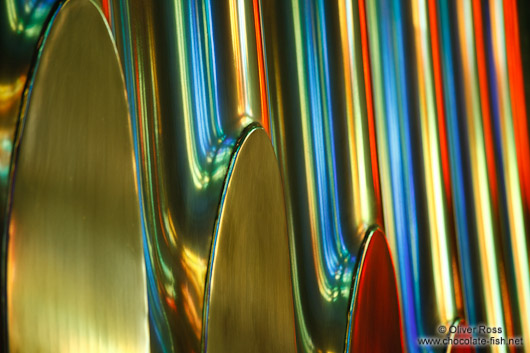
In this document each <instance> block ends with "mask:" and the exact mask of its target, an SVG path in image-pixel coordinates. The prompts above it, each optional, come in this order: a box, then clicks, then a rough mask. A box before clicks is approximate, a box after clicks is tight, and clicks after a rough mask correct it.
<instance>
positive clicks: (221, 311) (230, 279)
mask: <svg viewBox="0 0 530 353" xmlns="http://www.w3.org/2000/svg"><path fill="white" fill-rule="evenodd" d="M289 256H290V255H289V237H288V233H287V216H286V211H285V204H284V195H283V186H282V179H281V175H280V170H279V167H278V162H277V160H276V156H275V154H274V150H273V148H272V144H271V142H270V140H269V137H268V135H267V134H266V133H265V131H264V130H263V129H262V128H260V127H258V126H250V127H249V128H247V129H245V130H244V132H243V135H242V138H240V139H239V141H238V143H237V145H236V146H235V149H234V154H233V156H232V161H231V163H230V167H229V170H228V173H227V178H226V181H225V186H224V190H223V193H222V196H221V204H220V206H219V216H218V221H217V225H216V229H215V233H214V239H213V243H212V253H211V256H210V266H209V272H208V276H207V279H206V281H207V289H206V293H205V305H204V319H203V322H204V325H203V351H206V352H295V351H296V337H295V323H294V305H293V298H292V294H291V293H292V283H291V266H290V258H289Z"/></svg>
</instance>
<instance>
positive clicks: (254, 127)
mask: <svg viewBox="0 0 530 353" xmlns="http://www.w3.org/2000/svg"><path fill="white" fill-rule="evenodd" d="M256 131H263V132H264V133H266V130H265V129H263V127H262V126H261V125H260V124H259V123H252V124H249V125H248V126H247V127H246V128H245V129H244V130H243V132H242V133H241V135H240V137H239V138H238V140H237V141H236V143H235V144H234V147H233V152H232V156H231V157H230V163H229V167H228V169H227V172H226V176H225V180H224V183H223V191H222V194H221V197H220V203H219V209H218V214H217V217H216V222H215V226H214V233H213V239H212V246H211V250H210V257H209V262H208V270H207V275H206V286H205V295H204V306H203V325H202V340H201V352H206V351H207V349H208V348H209V347H208V324H209V315H210V299H211V294H212V279H213V275H214V264H215V260H216V257H217V255H218V251H219V247H218V244H217V243H218V240H219V235H220V234H219V233H220V227H221V220H222V215H223V211H224V210H225V207H226V206H227V205H226V202H225V201H226V196H227V193H228V189H229V185H230V180H231V177H232V174H233V172H234V168H235V166H236V162H237V160H238V156H239V153H240V152H241V150H242V148H243V146H244V144H245V143H246V142H247V141H248V139H249V137H250V136H251V135H252V134H253V133H255V132H256ZM267 136H268V134H267ZM270 147H271V153H272V155H273V156H274V158H275V160H276V162H277V159H276V154H275V153H274V150H273V148H272V145H271V146H270ZM278 174H279V177H280V181H281V183H280V188H281V194H282V198H283V199H284V197H285V196H284V185H283V180H281V174H280V171H279V167H278ZM284 202H285V201H284ZM286 231H287V229H286ZM285 241H286V244H287V250H288V251H287V256H288V265H289V269H288V271H289V285H290V287H289V289H290V290H289V292H288V293H285V295H288V296H289V297H290V299H291V303H292V304H293V307H292V309H293V313H292V314H293V315H292V321H293V322H292V324H293V325H292V329H293V332H292V336H293V337H295V336H296V327H295V322H294V298H293V292H292V286H293V283H292V273H291V263H292V259H291V252H290V250H289V246H290V244H289V239H288V237H286V239H285ZM268 339H274V338H271V337H269V338H268ZM293 350H294V351H295V352H296V351H297V347H296V339H294V338H293Z"/></svg>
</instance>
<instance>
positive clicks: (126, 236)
mask: <svg viewBox="0 0 530 353" xmlns="http://www.w3.org/2000/svg"><path fill="white" fill-rule="evenodd" d="M94 43H97V46H95V45H94ZM29 87H30V89H29V90H28V91H27V93H26V95H25V102H24V110H23V121H22V122H21V125H20V127H19V129H18V134H17V138H16V144H15V165H14V168H13V171H12V178H13V180H12V182H13V185H14V186H13V189H12V193H11V196H10V214H9V232H8V236H9V247H8V254H7V256H8V259H7V261H8V262H7V298H8V305H7V318H8V323H9V327H8V333H9V342H8V343H9V349H10V351H11V352H54V353H55V352H73V351H75V352H91V351H107V352H109V351H114V352H117V351H127V352H143V351H146V349H147V348H148V346H149V331H148V315H147V314H148V313H147V292H146V276H145V263H144V256H143V255H144V254H143V247H142V227H141V219H140V207H139V195H138V190H137V186H136V185H137V183H136V175H135V161H134V149H133V139H132V131H131V127H130V123H129V114H128V107H127V100H126V96H125V92H124V87H125V86H124V82H123V76H122V73H121V68H120V65H119V61H118V57H117V52H116V49H115V47H114V44H113V43H112V40H111V36H110V33H109V29H108V27H107V26H106V23H105V21H104V19H103V17H102V15H101V13H100V12H99V11H98V9H97V8H96V7H95V6H94V5H93V4H92V3H91V2H90V1H88V0H76V1H69V2H66V3H65V4H64V5H63V6H62V8H61V9H60V11H58V12H57V14H56V16H55V18H54V20H53V21H52V25H51V27H49V28H48V30H47V32H46V35H45V37H44V42H43V43H42V46H41V47H40V52H39V59H38V62H37V64H36V67H35V69H34V72H33V74H32V78H31V85H30V86H29Z"/></svg>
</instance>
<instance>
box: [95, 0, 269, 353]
mask: <svg viewBox="0 0 530 353" xmlns="http://www.w3.org/2000/svg"><path fill="white" fill-rule="evenodd" d="M99 6H100V8H101V9H102V11H103V12H104V13H106V14H107V15H106V16H107V18H108V21H109V23H110V27H111V28H112V29H113V34H114V38H115V40H116V42H117V46H118V49H119V53H120V59H121V63H122V67H123V70H124V76H125V81H126V84H127V94H128V97H129V104H130V110H131V116H132V120H133V131H134V135H135V138H136V146H135V147H136V158H137V161H138V165H139V173H140V188H139V189H140V190H141V195H142V209H143V212H144V222H145V238H144V242H145V249H146V269H147V278H148V281H147V284H148V286H147V288H148V294H149V317H150V319H149V325H150V337H151V350H152V351H153V352H189V351H195V352H198V351H200V349H201V337H202V332H203V330H204V326H203V311H204V306H203V305H204V296H205V294H204V293H205V282H206V273H207V268H208V262H209V256H210V253H211V249H212V246H213V239H214V238H213V235H214V230H215V224H216V223H215V222H216V217H217V212H218V207H219V204H220V200H221V195H222V190H223V183H224V180H225V177H226V173H227V171H228V166H229V162H230V157H231V155H232V150H233V147H234V144H235V142H236V140H237V139H238V138H239V136H240V134H241V132H242V131H243V129H244V128H245V127H247V126H248V125H249V124H250V123H252V122H260V123H262V124H263V125H264V126H265V127H267V125H268V124H267V102H266V88H265V79H264V68H263V58H262V54H261V51H260V48H261V32H260V22H259V17H258V16H257V15H256V14H259V4H258V2H257V1H254V2H253V1H243V0H230V1H188V0H177V1H101V3H100V5H99ZM233 305H238V303H236V302H234V303H233Z"/></svg>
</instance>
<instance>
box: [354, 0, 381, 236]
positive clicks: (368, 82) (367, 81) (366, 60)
mask: <svg viewBox="0 0 530 353" xmlns="http://www.w3.org/2000/svg"><path fill="white" fill-rule="evenodd" d="M359 22H360V27H361V45H362V55H363V70H364V85H365V94H366V113H367V114H368V133H369V136H370V156H371V159H372V176H373V178H374V192H375V198H376V202H377V212H378V214H377V223H378V224H379V225H381V226H383V211H382V206H381V189H380V184H379V165H378V162H377V141H376V136H375V120H374V119H375V118H374V102H373V97H372V76H371V72H370V49H369V47H368V30H367V24H366V7H365V2H364V0H359Z"/></svg>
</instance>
